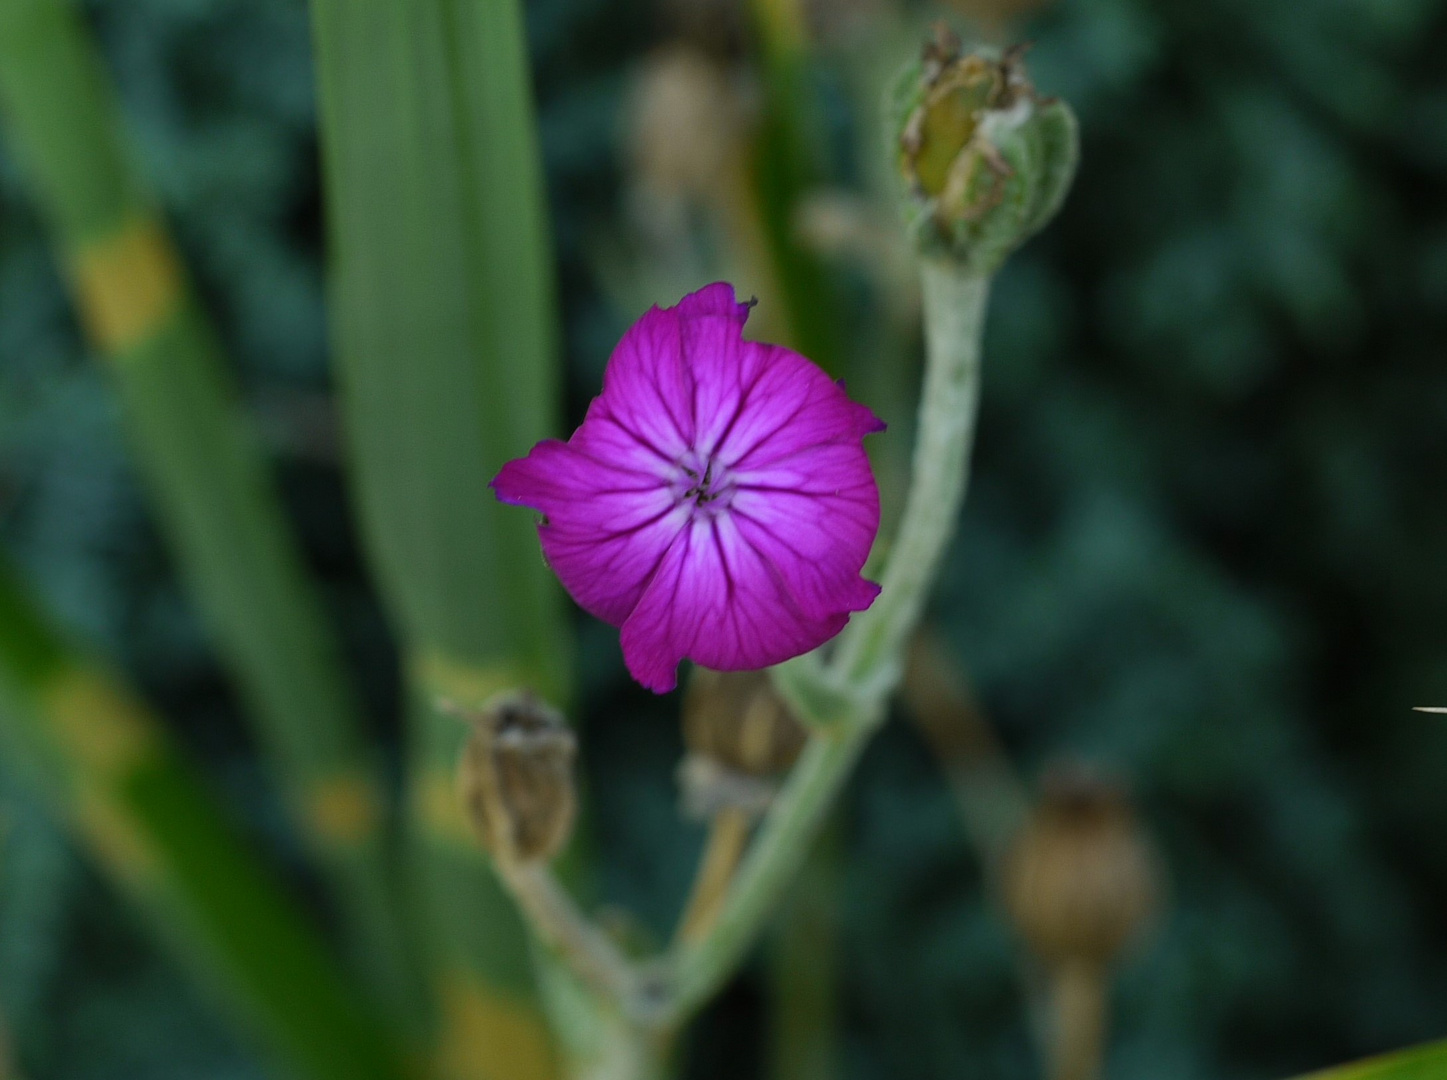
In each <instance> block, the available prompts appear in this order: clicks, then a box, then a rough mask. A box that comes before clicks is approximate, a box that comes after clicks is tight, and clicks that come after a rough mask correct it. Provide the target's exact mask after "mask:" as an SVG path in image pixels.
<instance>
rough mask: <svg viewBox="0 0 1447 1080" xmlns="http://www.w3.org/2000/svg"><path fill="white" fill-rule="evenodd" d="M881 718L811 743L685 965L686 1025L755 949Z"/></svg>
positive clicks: (677, 1000) (680, 974)
mask: <svg viewBox="0 0 1447 1080" xmlns="http://www.w3.org/2000/svg"><path fill="white" fill-rule="evenodd" d="M882 718H883V713H882V711H881V710H879V709H878V708H875V709H873V710H871V711H869V712H860V713H857V714H855V715H854V716H853V717H851V719H850V722H849V723H848V724H847V725H840V726H838V727H832V728H830V729H829V730H827V731H823V732H820V733H818V734H815V735H814V736H813V737H812V738H811V739H810V740H809V745H808V746H806V747H805V748H804V753H803V755H802V756H801V757H800V758H799V762H798V764H797V765H795V766H794V771H793V772H792V773H791V774H790V775H789V780H788V782H787V783H786V784H785V786H784V790H783V791H781V792H780V793H779V798H778V800H777V801H776V802H775V803H774V806H773V808H772V809H771V810H770V811H769V814H768V816H767V817H766V818H765V819H764V823H763V825H762V826H761V827H760V830H759V835H758V838H757V839H756V840H755V841H754V844H753V847H751V848H750V849H749V853H748V854H747V855H746V856H745V857H744V861H743V863H742V865H740V867H739V872H738V876H737V877H735V879H734V884H733V888H732V889H730V890H729V894H728V898H727V899H726V900H725V901H724V907H723V910H722V911H721V912H720V913H719V916H718V920H717V921H716V922H715V923H714V925H713V928H712V930H711V931H710V932H709V934H708V935H707V936H706V937H705V938H704V939H703V940H702V941H700V942H699V943H698V944H697V945H694V946H692V947H691V948H687V949H685V950H684V951H683V952H682V953H681V954H680V956H679V958H678V968H677V973H676V978H677V982H676V984H675V987H674V1002H673V1008H674V1011H675V1012H676V1014H677V1016H678V1018H679V1019H680V1020H682V1019H686V1018H687V1017H688V1016H690V1015H692V1014H693V1013H694V1012H695V1011H697V1010H698V1009H699V1008H700V1007H701V1006H702V1005H703V1004H705V1003H706V1002H707V1001H708V999H709V998H711V997H712V996H713V995H714V993H715V992H716V991H717V990H718V989H719V987H720V986H722V985H723V983H724V981H725V980H726V979H727V978H728V977H729V975H730V974H731V973H732V972H733V970H734V968H736V967H737V966H738V964H739V961H740V960H742V959H743V956H744V954H745V953H746V952H747V951H748V949H749V947H750V946H752V945H753V943H754V941H755V939H756V938H757V937H758V935H759V930H760V928H761V927H762V926H763V924H764V921H765V920H766V919H767V918H768V915H769V913H770V912H771V911H772V910H773V909H774V906H775V904H776V903H777V902H778V900H779V897H780V895H781V894H782V893H783V891H784V889H785V888H786V887H787V886H788V884H789V879H790V877H792V876H793V873H794V870H795V869H796V868H797V867H798V866H799V864H800V862H801V861H802V859H803V856H804V855H805V853H806V852H807V850H808V846H809V844H810V842H811V841H812V840H813V838H814V836H815V835H816V834H817V833H818V830H819V826H820V824H821V823H822V822H823V820H824V818H825V817H826V816H827V815H828V813H829V808H830V807H831V806H833V804H834V800H835V798H837V797H838V795H839V792H840V790H841V789H842V788H843V787H844V783H845V781H846V780H848V779H849V773H850V771H851V770H852V769H853V768H854V763H855V761H857V760H858V759H859V755H860V753H861V751H863V749H864V744H865V743H866V742H868V741H869V736H870V735H871V734H873V732H874V730H875V728H876V727H877V726H878V723H879V721H880V720H881V719H882Z"/></svg>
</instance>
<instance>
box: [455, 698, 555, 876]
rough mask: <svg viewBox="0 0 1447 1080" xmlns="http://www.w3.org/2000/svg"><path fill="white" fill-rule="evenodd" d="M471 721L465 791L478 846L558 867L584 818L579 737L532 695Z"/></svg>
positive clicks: (506, 701)
mask: <svg viewBox="0 0 1447 1080" xmlns="http://www.w3.org/2000/svg"><path fill="white" fill-rule="evenodd" d="M463 715H464V716H465V717H466V718H467V719H469V720H470V721H471V722H472V734H471V736H470V737H469V738H468V740H467V743H466V745H465V746H464V747H463V752H462V760H461V762H460V763H459V768H458V786H459V788H460V790H461V794H462V800H463V806H464V808H465V809H466V811H467V817H468V820H469V821H470V822H471V824H472V827H473V829H474V831H475V832H476V833H477V837H478V839H479V840H480V841H481V843H482V845H483V846H484V847H485V848H487V850H488V851H489V852H491V853H492V854H493V855H494V856H496V857H497V858H499V859H511V860H512V861H514V862H520V863H527V862H537V861H546V860H548V859H551V858H552V857H553V856H555V855H556V854H557V853H558V852H559V851H561V850H562V848H563V845H564V844H566V843H567V842H568V837H569V836H570V835H571V834H572V830H573V819H574V817H575V816H576V814H577V795H576V793H575V791H574V787H573V759H574V758H575V757H576V756H577V748H578V746H577V740H576V739H575V738H574V737H573V733H572V732H571V731H570V730H569V729H568V727H567V724H566V723H565V722H564V721H563V718H562V717H561V716H560V715H559V714H558V713H557V711H556V710H554V709H552V708H549V707H548V706H547V705H545V704H544V703H543V702H542V701H540V700H538V699H537V698H536V697H533V696H532V695H531V694H526V693H524V694H507V695H503V696H501V697H498V698H494V699H493V700H492V701H491V702H489V703H488V704H487V705H485V706H483V707H482V708H481V709H479V710H478V711H476V712H464V713H463Z"/></svg>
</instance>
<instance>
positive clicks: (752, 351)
mask: <svg viewBox="0 0 1447 1080" xmlns="http://www.w3.org/2000/svg"><path fill="white" fill-rule="evenodd" d="M739 368H740V372H741V376H740V383H741V384H742V385H743V386H744V387H745V388H746V389H745V392H744V395H743V398H742V400H741V403H740V408H739V411H738V415H737V417H736V418H735V419H734V421H733V423H732V424H731V425H730V427H729V428H728V430H727V432H726V433H725V434H724V437H723V438H722V439H721V440H720V442H719V444H718V450H717V453H718V455H719V457H720V459H721V460H722V461H724V462H725V464H727V465H729V466H731V467H734V468H741V469H742V468H753V467H755V466H758V465H761V464H767V463H769V462H772V461H777V460H779V459H781V458H784V457H787V456H788V455H790V454H794V453H798V452H799V451H801V450H807V449H809V448H810V447H814V446H819V445H822V444H825V443H851V444H853V445H856V446H858V445H859V442H860V440H861V439H863V438H864V436H865V435H869V434H872V433H873V432H876V431H883V430H884V423H883V421H881V420H880V419H879V418H878V417H877V416H875V415H874V413H873V412H872V411H871V410H870V409H869V408H868V407H867V406H864V405H860V404H858V403H857V402H853V401H850V400H849V397H848V395H846V394H845V393H844V388H843V387H842V386H841V385H840V384H839V383H836V382H834V381H833V380H832V379H830V378H829V376H828V375H826V374H824V372H823V371H822V370H821V369H820V368H818V367H817V366H816V365H814V364H813V363H812V362H810V361H809V360H808V359H806V358H805V357H803V356H800V355H799V354H798V353H796V352H794V351H793V350H792V349H786V348H784V347H783V346H780V345H761V344H758V343H756V342H744V343H743V346H742V349H741V350H740V358H739ZM700 377H703V376H700Z"/></svg>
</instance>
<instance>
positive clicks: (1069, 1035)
mask: <svg viewBox="0 0 1447 1080" xmlns="http://www.w3.org/2000/svg"><path fill="white" fill-rule="evenodd" d="M1107 985H1108V983H1107V980H1106V977H1105V972H1104V971H1102V970H1101V969H1100V968H1099V967H1097V966H1095V965H1093V964H1083V963H1068V964H1063V965H1061V967H1060V968H1058V969H1057V970H1055V971H1053V972H1051V974H1050V997H1051V1028H1052V1036H1053V1037H1052V1039H1051V1054H1050V1058H1051V1061H1050V1080H1097V1078H1098V1077H1099V1076H1100V1068H1101V1064H1102V1056H1103V1053H1104V1050H1105V1013H1106V989H1107Z"/></svg>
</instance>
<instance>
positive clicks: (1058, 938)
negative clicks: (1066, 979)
mask: <svg viewBox="0 0 1447 1080" xmlns="http://www.w3.org/2000/svg"><path fill="white" fill-rule="evenodd" d="M1043 787H1044V791H1043V794H1042V797H1041V801H1040V804H1039V806H1038V807H1036V809H1035V811H1034V813H1033V814H1032V815H1031V817H1030V819H1029V821H1028V822H1027V823H1026V825H1025V826H1024V828H1023V829H1022V830H1021V833H1020V835H1019V837H1017V838H1016V841H1015V843H1014V845H1013V847H1012V850H1011V852H1010V854H1009V856H1008V857H1007V859H1006V863H1005V867H1004V880H1003V886H1004V890H1005V903H1006V908H1007V910H1008V911H1009V914H1010V917H1011V920H1012V921H1013V922H1014V924H1015V927H1016V929H1017V930H1019V932H1020V935H1021V936H1022V937H1023V938H1024V939H1025V941H1026V942H1027V943H1028V944H1029V946H1030V949H1031V950H1032V951H1033V952H1034V953H1035V955H1036V956H1037V957H1039V959H1040V960H1041V961H1043V962H1044V963H1045V964H1047V965H1050V966H1053V967H1058V966H1061V965H1066V964H1084V965H1089V966H1091V967H1103V966H1104V965H1106V964H1109V963H1110V962H1111V961H1112V960H1114V959H1115V957H1116V956H1117V955H1118V954H1119V953H1120V951H1121V950H1122V949H1123V948H1124V947H1125V945H1126V944H1128V943H1129V941H1130V939H1131V938H1133V937H1134V936H1136V935H1137V934H1138V933H1139V932H1140V931H1141V930H1142V929H1143V928H1144V926H1145V925H1146V924H1147V923H1148V922H1149V920H1150V918H1151V915H1152V914H1153V912H1154V910H1155V907H1156V903H1157V897H1158V892H1159V885H1158V882H1157V874H1156V866H1155V860H1154V858H1153V856H1152V853H1151V850H1150V846H1149V844H1148V843H1147V841H1146V839H1145V837H1144V836H1143V835H1142V833H1141V830H1140V828H1139V826H1138V824H1137V822H1136V819H1135V815H1134V813H1133V812H1132V811H1131V807H1130V803H1129V801H1128V800H1127V798H1126V796H1125V793H1124V791H1122V790H1121V788H1120V787H1118V786H1117V785H1114V784H1111V783H1109V782H1107V781H1105V780H1103V779H1101V778H1100V777H1099V776H1098V775H1096V774H1095V773H1094V772H1092V771H1090V770H1087V769H1084V768H1081V767H1078V766H1076V767H1071V768H1061V769H1057V770H1056V771H1054V772H1052V773H1051V774H1049V775H1048V776H1047V777H1046V779H1045V782H1044V785H1043Z"/></svg>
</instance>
